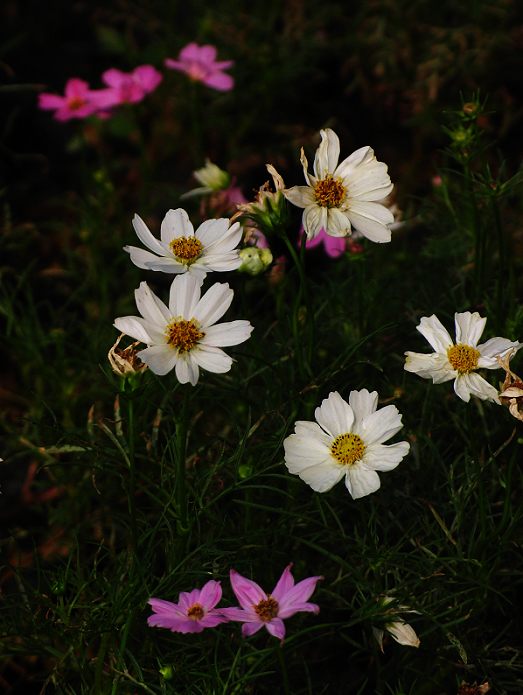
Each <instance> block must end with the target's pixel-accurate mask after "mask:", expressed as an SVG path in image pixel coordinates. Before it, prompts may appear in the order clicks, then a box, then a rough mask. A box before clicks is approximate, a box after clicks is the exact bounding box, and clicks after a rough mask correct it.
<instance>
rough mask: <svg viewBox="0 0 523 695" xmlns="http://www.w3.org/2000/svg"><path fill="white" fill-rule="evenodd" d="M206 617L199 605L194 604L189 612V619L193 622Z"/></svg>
mask: <svg viewBox="0 0 523 695" xmlns="http://www.w3.org/2000/svg"><path fill="white" fill-rule="evenodd" d="M204 615H205V611H204V610H203V608H202V607H201V606H200V604H199V603H193V605H192V606H191V607H190V608H189V610H188V611H187V617H188V618H190V619H191V620H201V619H202V618H203V616H204Z"/></svg>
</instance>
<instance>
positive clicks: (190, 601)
mask: <svg viewBox="0 0 523 695" xmlns="http://www.w3.org/2000/svg"><path fill="white" fill-rule="evenodd" d="M195 603H200V590H199V589H193V590H192V591H181V592H180V597H179V599H178V604H179V606H180V608H181V609H182V610H183V611H187V610H189V608H190V607H191V606H193V605H194V604H195Z"/></svg>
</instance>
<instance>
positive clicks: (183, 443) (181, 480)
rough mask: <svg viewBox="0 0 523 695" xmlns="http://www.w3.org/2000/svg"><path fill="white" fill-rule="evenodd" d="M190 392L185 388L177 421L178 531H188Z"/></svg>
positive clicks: (176, 483)
mask: <svg viewBox="0 0 523 695" xmlns="http://www.w3.org/2000/svg"><path fill="white" fill-rule="evenodd" d="M188 400H189V392H188V390H187V388H185V389H184V390H183V396H182V403H181V413H180V417H179V419H178V421H177V422H176V481H175V486H176V506H177V512H178V531H179V532H180V534H185V533H187V530H188V527H187V488H186V481H185V460H186V456H187V424H188V423H187V418H188Z"/></svg>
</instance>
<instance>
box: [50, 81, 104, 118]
mask: <svg viewBox="0 0 523 695" xmlns="http://www.w3.org/2000/svg"><path fill="white" fill-rule="evenodd" d="M105 91H106V90H92V89H90V88H89V85H88V84H87V82H84V80H80V79H78V78H77V77H72V78H71V79H70V80H68V81H67V83H66V85H65V90H64V96H63V97H62V96H60V95H59V94H49V93H48V92H43V93H42V94H39V96H38V107H39V108H40V109H43V110H46V111H54V112H55V113H54V117H55V119H56V120H57V121H69V120H71V119H72V118H87V116H92V115H93V114H94V113H96V112H98V111H100V110H103V109H104V108H106V107H107V95H106V94H105Z"/></svg>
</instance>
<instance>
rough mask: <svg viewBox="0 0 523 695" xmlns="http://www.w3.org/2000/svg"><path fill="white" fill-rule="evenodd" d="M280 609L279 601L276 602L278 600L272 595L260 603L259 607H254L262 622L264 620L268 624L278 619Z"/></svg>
mask: <svg viewBox="0 0 523 695" xmlns="http://www.w3.org/2000/svg"><path fill="white" fill-rule="evenodd" d="M278 609H279V604H278V601H276V599H275V598H273V597H272V596H271V595H270V594H269V596H267V598H266V599H263V600H262V601H260V602H259V603H258V605H257V606H254V610H255V611H256V615H257V616H258V617H259V618H260V620H263V622H264V623H268V622H269V621H271V620H272V619H273V618H276V617H277V615H278Z"/></svg>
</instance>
